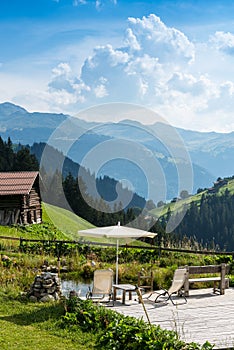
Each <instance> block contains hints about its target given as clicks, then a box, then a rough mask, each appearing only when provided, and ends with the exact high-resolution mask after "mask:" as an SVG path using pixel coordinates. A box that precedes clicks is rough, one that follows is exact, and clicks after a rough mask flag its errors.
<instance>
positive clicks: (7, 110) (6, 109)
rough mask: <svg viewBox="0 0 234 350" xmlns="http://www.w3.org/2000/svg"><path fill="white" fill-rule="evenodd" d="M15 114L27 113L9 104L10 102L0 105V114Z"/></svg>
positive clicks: (23, 109) (21, 108)
mask: <svg viewBox="0 0 234 350" xmlns="http://www.w3.org/2000/svg"><path fill="white" fill-rule="evenodd" d="M16 112H21V113H22V112H23V113H28V111H27V110H26V109H25V108H23V107H20V106H18V105H15V104H14V103H11V102H4V103H0V113H1V114H4V115H11V114H13V113H16Z"/></svg>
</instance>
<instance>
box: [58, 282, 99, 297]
mask: <svg viewBox="0 0 234 350" xmlns="http://www.w3.org/2000/svg"><path fill="white" fill-rule="evenodd" d="M92 285H93V284H92V282H90V283H88V282H78V281H72V280H67V281H66V280H64V281H61V288H62V294H63V295H64V296H65V297H69V293H70V291H73V290H74V291H76V292H77V293H78V295H79V296H80V297H85V296H86V294H87V292H88V290H89V287H90V288H91V289H92Z"/></svg>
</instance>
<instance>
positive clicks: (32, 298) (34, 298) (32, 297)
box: [29, 295, 37, 303]
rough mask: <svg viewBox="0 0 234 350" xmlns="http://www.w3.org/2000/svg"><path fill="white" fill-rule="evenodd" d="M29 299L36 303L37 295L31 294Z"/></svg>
mask: <svg viewBox="0 0 234 350" xmlns="http://www.w3.org/2000/svg"><path fill="white" fill-rule="evenodd" d="M29 300H30V301H32V302H33V303H36V302H37V297H35V296H34V295H30V297H29Z"/></svg>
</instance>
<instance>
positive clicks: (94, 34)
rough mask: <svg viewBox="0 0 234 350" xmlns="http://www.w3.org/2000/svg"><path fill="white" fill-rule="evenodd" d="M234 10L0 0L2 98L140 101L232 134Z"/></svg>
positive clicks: (77, 105) (221, 5) (52, 102)
mask: <svg viewBox="0 0 234 350" xmlns="http://www.w3.org/2000/svg"><path fill="white" fill-rule="evenodd" d="M233 13H234V2H233V1H232V0H226V1H215V0H213V1H210V0H206V1H202V0H197V1H195V0H194V1H189V0H188V1H173V0H172V1H169V0H168V1H162V0H161V1H160V0H155V1H133V0H132V1H121V0H99V1H92V0H33V1H32V0H12V1H9V0H1V2H0V42H1V51H0V81H1V85H0V102H5V101H10V102H13V103H16V104H19V105H21V106H22V107H24V108H26V109H27V110H28V111H46V112H58V113H69V114H72V115H76V114H77V113H78V112H79V111H82V110H84V109H86V108H89V107H92V106H95V105H100V104H105V103H111V102H124V103H133V104H138V105H141V106H144V107H147V108H150V109H152V110H153V111H156V112H157V113H159V114H160V115H161V116H162V117H163V118H165V119H166V120H167V121H168V122H169V123H171V124H172V125H175V126H179V127H182V128H187V129H193V130H202V131H208V130H209V131H210V130H215V131H222V132H229V131H233V130H234V117H233V111H234V98H233V97H234V69H233V66H234V65H233V63H234V17H233ZM141 118H143V117H139V121H141V122H143V123H152V122H153V120H152V119H151V120H146V119H141Z"/></svg>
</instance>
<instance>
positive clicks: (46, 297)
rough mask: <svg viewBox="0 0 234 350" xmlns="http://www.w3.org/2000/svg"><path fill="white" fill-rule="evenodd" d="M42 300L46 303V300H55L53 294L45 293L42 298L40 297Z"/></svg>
mask: <svg viewBox="0 0 234 350" xmlns="http://www.w3.org/2000/svg"><path fill="white" fill-rule="evenodd" d="M40 301H41V302H42V303H46V302H48V301H54V297H53V295H51V294H47V295H45V296H44V297H42V298H41V299H40Z"/></svg>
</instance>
